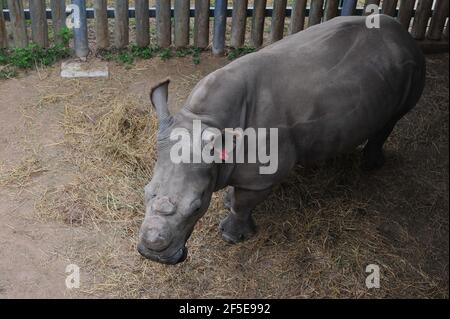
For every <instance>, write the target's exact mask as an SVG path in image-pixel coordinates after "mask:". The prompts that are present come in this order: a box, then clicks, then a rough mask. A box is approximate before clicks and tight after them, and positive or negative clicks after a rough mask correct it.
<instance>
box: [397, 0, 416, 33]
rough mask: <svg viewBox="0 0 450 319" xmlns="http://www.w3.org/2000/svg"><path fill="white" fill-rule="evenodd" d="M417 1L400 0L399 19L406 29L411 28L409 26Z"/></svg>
mask: <svg viewBox="0 0 450 319" xmlns="http://www.w3.org/2000/svg"><path fill="white" fill-rule="evenodd" d="M415 3H416V0H400V7H399V9H398V17H397V19H398V21H399V22H400V24H401V25H402V26H403V27H404V28H405V29H406V30H409V26H410V25H411V18H412V15H413V11H414V4H415Z"/></svg>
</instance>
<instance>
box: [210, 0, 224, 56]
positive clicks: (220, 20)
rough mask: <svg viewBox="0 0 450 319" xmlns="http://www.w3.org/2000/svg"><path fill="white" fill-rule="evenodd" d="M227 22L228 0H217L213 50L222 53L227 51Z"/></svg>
mask: <svg viewBox="0 0 450 319" xmlns="http://www.w3.org/2000/svg"><path fill="white" fill-rule="evenodd" d="M226 23H227V0H216V4H215V8H214V34H213V47H212V52H213V54H214V55H222V54H223V53H224V52H225V30H226Z"/></svg>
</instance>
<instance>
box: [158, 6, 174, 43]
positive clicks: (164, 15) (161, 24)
mask: <svg viewBox="0 0 450 319" xmlns="http://www.w3.org/2000/svg"><path fill="white" fill-rule="evenodd" d="M171 28H172V22H171V7H170V0H156V38H157V40H158V46H160V47H161V48H168V47H170V43H171V42H172V31H171Z"/></svg>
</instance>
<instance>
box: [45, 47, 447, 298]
mask: <svg viewBox="0 0 450 319" xmlns="http://www.w3.org/2000/svg"><path fill="white" fill-rule="evenodd" d="M428 63H429V71H428V82H427V89H426V91H425V93H424V97H423V99H422V100H421V102H420V105H419V106H418V108H417V110H416V111H414V112H413V113H411V114H409V115H408V116H407V117H406V118H405V119H404V120H402V122H401V123H400V124H399V126H398V128H397V129H396V130H395V132H394V135H393V137H392V138H391V139H390V140H389V142H388V144H387V147H386V149H387V158H388V161H387V164H386V166H385V167H384V168H383V169H382V170H381V171H379V172H376V173H373V174H365V173H363V172H361V171H360V169H359V162H360V153H359V152H358V151H355V152H353V153H351V154H348V155H345V156H342V157H339V158H337V159H334V160H331V161H329V162H328V163H325V164H324V165H318V166H315V167H310V168H303V167H298V168H297V169H296V170H295V172H294V173H293V174H291V176H290V177H289V178H288V179H287V180H286V181H284V182H283V183H282V184H281V185H280V186H278V187H277V188H276V190H275V191H274V193H273V194H272V195H271V196H270V198H269V199H268V200H267V201H266V202H265V203H263V204H261V205H260V206H259V207H258V208H257V209H256V213H255V218H256V221H257V223H258V225H259V232H258V234H257V235H256V236H255V237H254V238H252V239H251V240H249V241H247V242H245V243H242V244H239V245H235V246H233V245H229V244H226V243H225V242H223V241H222V240H221V239H220V235H219V233H218V230H217V225H218V223H219V221H220V220H221V219H222V218H223V217H224V216H225V215H226V214H227V211H226V209H225V208H224V206H223V204H222V202H221V194H220V193H219V194H215V195H214V197H213V200H212V203H211V206H210V208H209V210H208V212H207V213H206V215H205V216H204V217H203V218H202V219H201V220H200V221H199V223H198V224H197V226H196V228H195V230H194V232H193V235H192V237H191V239H190V240H189V241H188V248H189V252H190V254H189V257H188V259H187V261H186V262H185V263H182V264H179V265H176V266H165V265H160V264H156V263H153V262H150V261H148V260H145V259H144V258H142V257H140V256H139V255H138V253H137V252H136V247H135V246H136V240H137V230H138V227H139V224H140V222H141V220H142V218H143V212H144V210H143V205H142V202H143V198H142V197H143V187H144V185H145V184H146V183H147V182H148V181H149V179H150V177H151V174H152V167H153V164H154V162H155V149H154V144H155V132H156V127H157V123H156V120H155V116H154V114H153V112H152V111H150V110H149V109H148V108H147V107H148V103H146V104H142V102H141V101H140V100H139V99H138V98H136V97H135V96H132V95H128V94H126V93H125V92H126V90H127V84H130V83H133V81H134V75H133V72H131V71H124V72H125V73H123V74H121V75H120V79H119V81H118V82H120V85H117V86H116V87H115V88H110V87H108V86H110V85H111V83H108V85H106V84H105V83H103V82H101V81H100V82H99V83H93V82H88V83H75V85H74V86H75V87H77V90H78V93H79V94H75V95H71V96H70V97H68V98H64V96H63V95H61V96H63V97H62V98H58V99H57V100H58V102H57V103H62V104H64V105H65V117H64V122H63V123H62V124H61V125H63V126H64V130H65V143H66V146H67V152H68V153H67V158H66V159H65V160H66V161H68V162H70V163H71V164H72V165H74V166H75V167H76V168H77V172H76V177H75V179H74V180H73V181H72V182H71V183H69V184H68V185H66V186H65V187H63V188H58V189H50V190H48V192H46V194H45V196H44V197H43V199H42V201H41V204H40V212H41V214H42V216H51V217H52V218H53V217H58V218H61V219H62V220H64V221H66V222H68V223H71V224H75V225H78V224H83V225H85V226H86V227H91V226H92V227H95V228H96V229H98V230H100V232H104V233H105V236H104V237H103V241H101V242H100V243H98V247H95V249H88V248H89V247H87V246H86V249H82V248H80V249H78V250H77V251H74V252H73V253H72V256H71V258H72V260H76V261H77V262H79V263H82V267H83V269H84V270H85V271H86V272H88V273H89V274H90V277H91V278H92V284H91V285H89V287H83V288H82V290H83V292H84V293H88V294H92V295H93V296H108V297H138V298H143V297H186V298H201V297H275V298H279V297H287V298H302V297H310V298H311V297H337V298H342V297H363V298H369V297H448V292H447V288H448V214H447V212H446V211H447V210H448V194H447V192H446V189H447V187H448V186H447V185H448V184H446V181H448V170H447V168H446V167H448V155H446V151H448V135H447V133H448V74H447V73H446V71H442V70H443V69H444V70H446V69H447V68H446V67H442V65H444V66H445V65H448V55H445V56H438V57H436V58H433V57H432V58H429V59H428ZM197 81H198V78H197V77H191V78H190V77H187V76H185V77H183V76H180V77H178V78H176V79H173V81H172V83H173V84H174V85H175V87H171V93H172V92H173V93H175V92H177V94H178V95H179V96H180V97H181V96H186V95H185V93H186V92H188V91H189V90H190V89H191V88H192V87H193V86H194V85H195V84H196V82H197ZM71 83H72V85H73V84H74V82H71ZM177 85H178V87H177ZM120 87H122V88H123V89H122V90H120ZM86 91H89V96H88V97H85V98H84V97H82V96H83V94H81V92H83V93H84V92H86ZM74 97H75V98H74ZM49 100H51V99H49ZM177 103H178V102H177ZM44 104H45V103H44ZM50 104H51V103H50ZM82 244H83V243H81V245H82ZM86 245H88V244H87V243H86ZM80 247H82V246H80ZM91 248H92V247H91ZM369 264H377V265H379V266H380V268H381V288H380V289H372V290H369V289H367V288H366V286H365V278H366V276H367V274H366V273H365V268H366V266H367V265H369ZM80 266H81V265H80Z"/></svg>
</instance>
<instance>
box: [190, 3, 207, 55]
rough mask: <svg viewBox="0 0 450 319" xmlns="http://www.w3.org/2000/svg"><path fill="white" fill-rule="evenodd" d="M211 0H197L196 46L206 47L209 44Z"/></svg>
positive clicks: (195, 21)
mask: <svg viewBox="0 0 450 319" xmlns="http://www.w3.org/2000/svg"><path fill="white" fill-rule="evenodd" d="M209 4H210V1H209V0H195V20H194V46H195V47H196V48H199V49H205V48H207V47H208V45H209Z"/></svg>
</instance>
